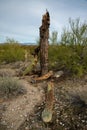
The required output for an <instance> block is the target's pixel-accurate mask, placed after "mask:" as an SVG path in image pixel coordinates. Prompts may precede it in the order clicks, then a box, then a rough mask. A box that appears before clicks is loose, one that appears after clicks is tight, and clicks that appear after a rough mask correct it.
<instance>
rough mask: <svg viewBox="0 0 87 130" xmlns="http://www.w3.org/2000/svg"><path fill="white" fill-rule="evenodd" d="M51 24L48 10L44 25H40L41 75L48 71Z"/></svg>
mask: <svg viewBox="0 0 87 130" xmlns="http://www.w3.org/2000/svg"><path fill="white" fill-rule="evenodd" d="M49 25H50V16H49V12H48V11H47V12H46V14H44V15H43V18H42V25H41V27H40V65H41V75H44V74H46V73H47V72H48V46H49V41H48V38H49Z"/></svg>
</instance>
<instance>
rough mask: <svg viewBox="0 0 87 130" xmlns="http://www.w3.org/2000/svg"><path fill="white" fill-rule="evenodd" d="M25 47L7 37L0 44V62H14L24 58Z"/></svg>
mask: <svg viewBox="0 0 87 130" xmlns="http://www.w3.org/2000/svg"><path fill="white" fill-rule="evenodd" d="M24 54H25V49H24V48H22V46H21V45H20V44H19V43H18V42H16V41H15V40H13V39H12V40H11V39H7V41H6V43H4V44H2V45H1V46H0V62H6V63H10V62H15V61H21V60H22V61H23V60H24Z"/></svg>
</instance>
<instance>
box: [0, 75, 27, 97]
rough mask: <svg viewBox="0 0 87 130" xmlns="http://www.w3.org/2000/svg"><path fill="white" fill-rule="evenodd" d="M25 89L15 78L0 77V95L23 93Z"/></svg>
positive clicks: (8, 95)
mask: <svg viewBox="0 0 87 130" xmlns="http://www.w3.org/2000/svg"><path fill="white" fill-rule="evenodd" d="M25 92H26V90H25V89H24V87H23V85H22V84H21V83H20V82H19V81H18V80H17V79H15V78H11V77H1V78H0V95H1V97H6V98H10V97H12V96H17V95H19V94H24V93H25Z"/></svg>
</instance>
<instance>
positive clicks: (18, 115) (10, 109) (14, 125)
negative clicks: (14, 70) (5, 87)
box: [2, 80, 44, 130]
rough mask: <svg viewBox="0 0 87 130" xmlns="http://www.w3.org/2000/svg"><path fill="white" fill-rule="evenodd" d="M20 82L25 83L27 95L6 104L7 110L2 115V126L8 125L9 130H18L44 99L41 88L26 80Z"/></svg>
mask: <svg viewBox="0 0 87 130" xmlns="http://www.w3.org/2000/svg"><path fill="white" fill-rule="evenodd" d="M20 82H23V84H24V87H25V88H26V90H27V93H26V94H25V95H22V96H19V97H17V98H16V99H13V100H11V101H9V102H6V103H7V104H6V105H7V109H6V111H5V112H4V113H3V114H2V124H3V125H7V128H8V130H17V129H18V128H19V127H20V125H21V124H22V123H23V122H24V121H25V120H26V118H27V116H29V114H30V113H32V112H33V110H34V107H35V105H36V104H38V103H40V102H41V101H42V99H43V97H44V92H43V90H42V88H41V87H34V86H32V85H30V84H29V83H28V82H27V81H25V80H20Z"/></svg>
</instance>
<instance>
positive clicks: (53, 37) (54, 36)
mask: <svg viewBox="0 0 87 130" xmlns="http://www.w3.org/2000/svg"><path fill="white" fill-rule="evenodd" d="M57 35H58V32H57V31H53V32H52V35H51V36H50V43H51V44H52V45H57Z"/></svg>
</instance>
